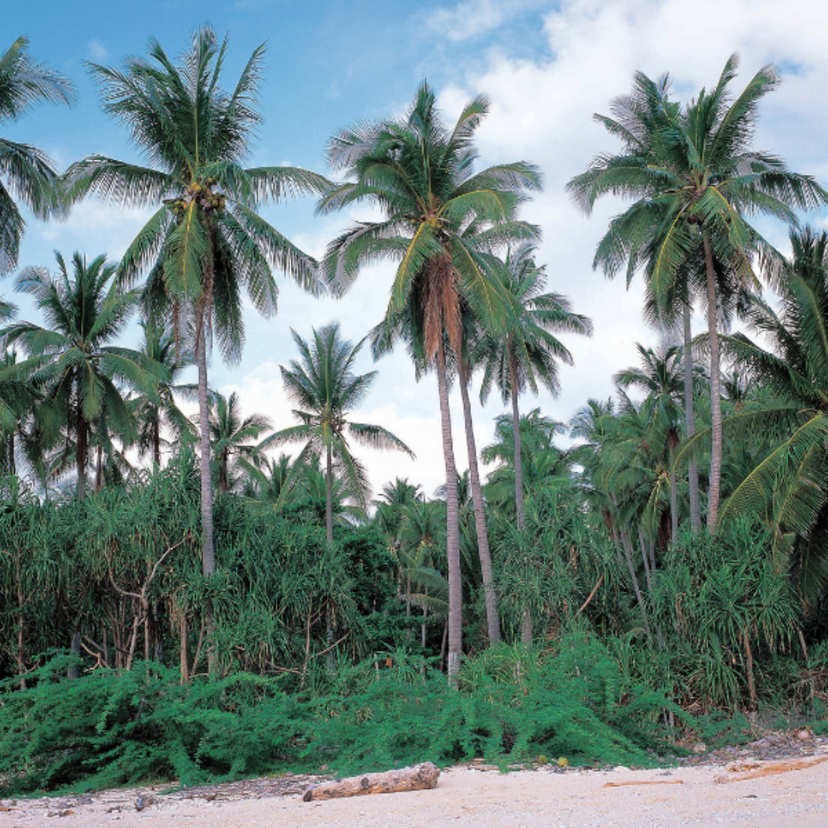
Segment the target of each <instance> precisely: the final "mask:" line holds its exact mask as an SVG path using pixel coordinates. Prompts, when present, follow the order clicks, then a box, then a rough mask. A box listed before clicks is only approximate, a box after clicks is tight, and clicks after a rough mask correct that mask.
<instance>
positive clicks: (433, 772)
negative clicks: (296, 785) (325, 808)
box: [302, 762, 440, 802]
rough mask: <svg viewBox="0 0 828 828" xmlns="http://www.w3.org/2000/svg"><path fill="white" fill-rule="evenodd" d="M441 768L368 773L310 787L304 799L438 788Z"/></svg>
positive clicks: (429, 766)
mask: <svg viewBox="0 0 828 828" xmlns="http://www.w3.org/2000/svg"><path fill="white" fill-rule="evenodd" d="M439 776H440V769H439V768H438V767H437V766H436V765H434V764H432V763H431V762H424V763H423V764H421V765H414V766H413V767H410V768H400V769H399V770H390V771H385V773H367V774H365V775H364V776H351V777H348V778H347V779H332V780H331V781H330V782H321V783H320V784H319V785H316V786H315V787H313V788H308V790H306V791H305V795H304V796H303V797H302V800H303V801H304V802H312V801H316V800H317V799H337V798H339V797H343V796H364V795H365V794H375V793H400V792H401V791H423V790H427V789H429V788H436V787H437V779H438V778H439Z"/></svg>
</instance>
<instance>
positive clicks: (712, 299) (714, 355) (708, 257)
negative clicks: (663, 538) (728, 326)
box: [702, 231, 722, 535]
mask: <svg viewBox="0 0 828 828" xmlns="http://www.w3.org/2000/svg"><path fill="white" fill-rule="evenodd" d="M702 242H703V244H704V263H705V267H706V269H707V332H708V336H709V339H710V414H711V430H712V434H713V440H712V444H711V448H710V481H709V484H708V489H707V528H708V530H709V531H710V534H711V535H715V534H716V528H717V527H716V524H717V523H718V520H719V486H720V483H721V475H722V395H721V372H720V367H719V332H718V330H717V319H716V316H717V314H716V304H717V302H716V271H715V270H714V268H713V251H712V249H711V247H710V239H709V238H708V236H707V232H706V231H703V232H702Z"/></svg>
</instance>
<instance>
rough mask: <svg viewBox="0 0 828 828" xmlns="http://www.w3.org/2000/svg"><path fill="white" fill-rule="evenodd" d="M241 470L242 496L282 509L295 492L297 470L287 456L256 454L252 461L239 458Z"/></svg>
mask: <svg viewBox="0 0 828 828" xmlns="http://www.w3.org/2000/svg"><path fill="white" fill-rule="evenodd" d="M238 464H239V469H240V470H241V471H242V473H243V475H244V485H243V488H242V494H243V495H244V496H245V497H248V498H250V499H251V500H256V501H259V502H261V503H269V504H272V505H273V506H275V507H276V508H277V509H280V508H281V507H282V506H284V505H285V504H286V503H287V502H288V500H289V497H290V494H291V492H293V491H294V489H295V486H296V482H297V471H298V470H297V469H296V467H295V466H293V465H292V464H291V462H290V457H289V456H288V455H287V454H280V455H279V456H278V457H277V458H276V459H275V460H274V459H273V458H272V457H267V456H265V455H260V454H258V452H257V454H256V456H254V457H253V458H251V459H250V460H248V459H246V458H245V457H239V458H238Z"/></svg>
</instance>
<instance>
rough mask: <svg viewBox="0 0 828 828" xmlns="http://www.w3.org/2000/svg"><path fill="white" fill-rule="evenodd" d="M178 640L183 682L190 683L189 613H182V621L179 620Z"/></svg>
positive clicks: (179, 664)
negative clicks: (188, 657)
mask: <svg viewBox="0 0 828 828" xmlns="http://www.w3.org/2000/svg"><path fill="white" fill-rule="evenodd" d="M178 636H179V637H178V641H179V648H178V666H179V670H180V672H181V683H182V684H189V682H190V669H189V665H188V663H187V613H186V612H182V613H181V621H180V622H179V629H178Z"/></svg>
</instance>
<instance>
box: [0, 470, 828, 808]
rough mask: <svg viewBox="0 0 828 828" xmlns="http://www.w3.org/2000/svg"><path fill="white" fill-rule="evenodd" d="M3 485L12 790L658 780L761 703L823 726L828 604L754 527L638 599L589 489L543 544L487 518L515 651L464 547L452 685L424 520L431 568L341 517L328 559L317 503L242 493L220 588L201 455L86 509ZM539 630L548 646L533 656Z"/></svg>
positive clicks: (7, 770)
mask: <svg viewBox="0 0 828 828" xmlns="http://www.w3.org/2000/svg"><path fill="white" fill-rule="evenodd" d="M6 486H7V491H6V492H5V498H4V501H5V502H4V506H3V508H2V510H0V551H1V552H2V554H0V781H1V782H2V785H3V787H4V789H5V791H6V792H8V793H26V792H33V791H41V790H43V791H61V790H67V789H72V790H86V789H93V788H100V787H103V786H109V785H121V784H130V783H137V782H139V781H144V780H149V779H164V780H179V781H180V783H181V784H185V785H193V784H197V783H200V782H206V781H208V780H216V779H225V778H232V777H238V776H246V775H255V774H262V773H273V772H280V771H284V770H288V769H290V770H294V771H296V770H308V771H318V770H319V769H320V768H321V767H323V766H327V767H329V768H330V769H331V770H332V771H336V772H340V773H350V772H357V771H365V770H379V769H386V768H389V767H393V766H402V765H405V764H409V763H413V762H419V761H424V760H426V759H428V760H431V761H434V762H436V763H439V764H448V763H452V762H456V761H461V760H466V759H470V758H473V757H482V758H484V759H486V760H487V761H489V762H492V763H496V764H499V765H501V766H502V767H507V766H510V765H512V764H515V763H518V764H519V763H522V762H528V761H534V760H536V759H537V757H538V756H546V757H547V758H549V759H552V760H555V759H557V758H558V757H566V759H567V761H568V762H570V763H572V764H588V765H602V764H608V763H610V764H611V763H619V762H620V763H628V764H630V763H631V764H637V765H643V764H647V763H651V762H655V761H657V757H659V756H663V755H667V754H671V753H675V752H676V751H677V750H678V748H677V746H676V742H677V740H679V739H680V738H681V737H685V739H686V737H688V736H692V737H693V738H700V739H703V740H704V741H705V742H706V743H707V744H709V745H712V744H714V743H715V742H716V740H717V739H730V740H738V739H740V738H743V731H744V726H745V724H746V722H747V719H746V718H745V714H746V713H755V712H757V711H759V712H760V713H762V712H764V711H769V710H771V711H772V710H778V711H782V712H783V713H784V715H788V716H791V717H794V718H797V719H800V720H801V719H803V718H810V719H813V718H816V717H822V716H824V714H825V705H824V704H823V701H824V700H825V699H828V639H826V636H825V631H824V627H825V625H824V621H825V617H826V613H825V609H824V607H822V605H821V604H820V605H816V606H814V607H812V608H810V609H808V608H807V607H806V606H805V605H804V604H803V602H802V601H801V599H800V595H799V593H798V590H797V577H796V573H795V572H790V571H788V570H786V569H785V568H784V567H779V566H777V565H776V564H775V562H774V559H773V557H772V555H771V554H770V548H771V546H770V541H769V538H768V536H767V533H766V532H765V529H764V528H763V525H762V524H761V523H760V522H758V521H755V520H751V519H748V518H745V519H742V520H736V521H733V522H732V523H731V524H729V525H728V527H727V528H726V529H724V530H723V531H721V532H720V533H719V535H718V536H717V537H716V538H711V537H709V536H707V535H700V536H698V537H692V536H691V535H689V533H684V532H681V533H680V534H679V535H678V536H677V537H676V538H675V540H674V542H673V543H672V545H671V546H670V548H669V549H667V550H666V551H665V552H663V553H659V554H657V555H656V556H655V557H654V561H653V565H652V567H651V570H650V571H649V572H642V571H641V570H639V571H638V577H639V578H640V579H641V581H642V583H645V582H646V589H645V590H643V591H642V594H641V595H640V599H639V597H638V596H636V594H635V590H634V589H633V584H632V579H631V575H630V572H629V569H628V567H627V566H626V564H625V562H624V559H623V556H622V554H621V553H620V550H619V549H618V548H617V546H615V545H614V544H613V543H612V540H611V538H610V537H608V536H607V534H605V533H603V532H602V531H601V523H600V522H599V523H597V524H596V523H594V522H593V521H592V519H591V517H590V515H589V514H588V513H586V512H584V510H583V501H582V500H581V499H580V498H579V496H578V493H577V491H576V490H575V489H574V488H573V485H572V484H571V483H569V482H567V481H563V482H562V483H561V485H559V486H557V487H555V488H553V489H547V490H545V491H543V492H537V493H533V494H532V495H531V496H530V497H529V498H528V499H527V526H526V529H525V531H523V532H522V533H516V532H515V530H514V528H513V525H512V523H511V522H510V521H509V520H508V519H506V520H503V521H499V520H498V519H497V518H494V519H493V520H492V523H491V527H490V531H491V536H492V539H493V549H494V551H495V556H494V557H495V567H496V568H495V577H496V579H497V587H498V594H499V599H500V608H501V618H502V626H503V634H504V639H505V642H506V643H502V644H500V645H497V646H494V647H487V645H486V639H485V630H486V626H485V607H484V602H483V590H482V581H481V576H480V568H479V564H478V563H477V562H476V549H475V548H474V546H473V545H472V544H471V541H472V540H473V535H472V534H468V535H464V544H465V545H464V549H465V552H464V556H463V584H464V599H465V600H464V608H463V615H464V623H465V629H464V636H465V640H466V642H467V650H466V657H465V660H464V662H463V665H462V669H461V673H460V675H459V679H458V682H457V688H456V689H454V688H452V687H451V686H450V684H449V682H448V681H447V679H446V676H445V673H444V670H445V664H446V662H445V648H444V647H445V629H446V614H445V611H444V609H441V601H443V600H444V598H443V597H442V593H441V590H442V589H444V587H445V578H444V575H443V574H442V573H443V572H444V571H445V570H444V565H445V561H444V551H443V550H442V549H441V547H440V546H439V545H438V544H433V543H431V542H430V541H429V540H428V538H429V537H430V535H429V534H428V533H427V532H425V531H423V533H422V539H421V540H420V541H418V545H417V546H414V547H412V548H413V549H415V550H418V551H417V553H416V556H415V555H414V553H411V554H409V555H408V557H406V556H405V555H404V554H403V552H404V550H400V549H397V548H395V547H394V546H393V545H389V544H388V543H387V542H386V539H385V538H384V537H383V535H382V534H381V532H380V531H379V530H378V529H377V528H376V527H371V526H359V527H357V526H350V527H349V526H347V525H342V526H338V527H337V529H336V533H335V542H334V544H333V546H328V544H327V543H326V542H325V535H324V529H323V528H322V526H321V525H320V524H321V523H322V521H323V519H324V508H323V507H324V504H321V506H322V508H320V504H319V503H316V502H314V501H309V502H307V503H304V504H298V505H297V506H295V507H292V508H291V509H289V510H284V509H283V510H281V511H277V510H275V509H274V508H272V507H270V506H268V505H267V504H261V503H259V504H257V503H251V502H248V501H245V500H244V499H242V498H239V497H235V496H226V497H222V498H220V499H219V500H218V502H217V504H216V521H215V525H216V551H217V562H218V569H217V572H216V574H215V575H214V576H213V577H212V578H211V579H210V580H209V581H207V580H205V579H204V577H203V575H202V573H201V568H200V560H199V540H198V537H199V521H198V512H199V499H198V476H197V472H196V469H195V465H194V462H193V458H192V457H190V456H187V455H186V454H182V455H181V456H180V457H179V458H178V459H177V460H176V462H175V463H171V464H170V465H169V466H168V467H167V468H166V469H164V470H163V471H161V472H158V473H157V474H155V475H151V476H149V475H148V476H147V477H146V479H142V480H141V481H140V485H139V484H135V485H131V486H125V487H116V486H112V487H106V488H105V489H104V490H102V491H101V492H100V493H97V494H95V495H94V496H91V497H89V498H87V499H86V500H85V501H83V502H78V501H76V500H71V501H67V502H65V503H61V502H52V503H48V502H42V501H40V500H39V499H38V498H37V497H35V496H34V495H33V494H32V493H31V492H29V491H27V490H26V488H25V486H23V485H20V484H19V482H17V481H16V480H11V481H9V480H7V482H6ZM437 529H438V530H439V525H438V526H437ZM430 543H431V545H429V544H430ZM415 557H416V559H415ZM208 600H209V602H210V604H211V606H212V608H213V619H214V620H213V625H212V628H210V626H209V625H208V623H207V619H206V614H205V612H204V607H205V605H206V603H207V601H208ZM527 615H528V617H529V618H531V621H532V625H533V628H534V630H535V637H534V643H533V646H532V647H524V646H522V645H520V644H519V643H517V642H519V641H520V638H521V629H520V628H521V622H522V620H523V618H524V617H526V616H527ZM211 658H212V661H213V669H212V672H210V670H209V667H208V665H209V662H210V659H211Z"/></svg>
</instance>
